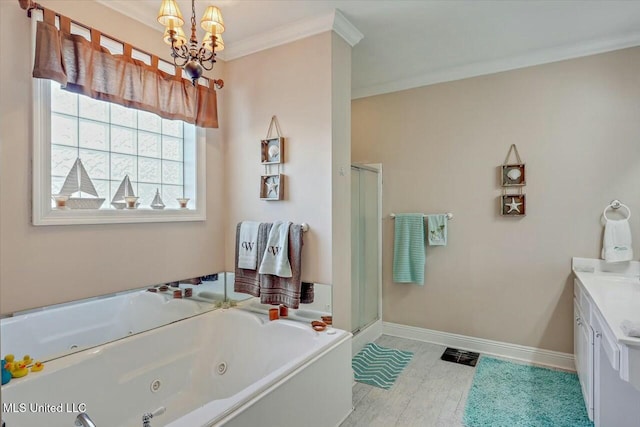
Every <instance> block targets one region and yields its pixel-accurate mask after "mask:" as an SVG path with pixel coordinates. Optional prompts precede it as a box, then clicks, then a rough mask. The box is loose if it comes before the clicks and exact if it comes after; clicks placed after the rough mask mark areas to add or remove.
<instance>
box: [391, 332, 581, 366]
mask: <svg viewBox="0 0 640 427" xmlns="http://www.w3.org/2000/svg"><path fill="white" fill-rule="evenodd" d="M382 333H383V334H385V335H392V336H395V337H401V338H409V339H412V340H417V341H425V342H430V343H434V344H440V345H445V346H447V347H454V348H459V349H462V350H469V351H475V352H477V353H482V354H486V355H491V356H497V357H502V358H505V359H512V360H518V361H522V362H527V363H532V364H536V365H544V366H550V367H553V368H560V369H565V370H568V371H575V370H576V368H575V365H574V360H573V354H569V353H561V352H558V351H551V350H544V349H540V348H535V347H527V346H523V345H517V344H510V343H506V342H500V341H492V340H486V339H483V338H474V337H468V336H465V335H457V334H451V333H448V332H440V331H434V330H431V329H424V328H418V327H415V326H407V325H400V324H398V323H390V322H382Z"/></svg>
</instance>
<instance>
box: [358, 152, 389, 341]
mask: <svg viewBox="0 0 640 427" xmlns="http://www.w3.org/2000/svg"><path fill="white" fill-rule="evenodd" d="M351 168H352V169H360V170H367V171H369V172H374V173H377V175H378V274H377V276H378V284H377V291H378V318H377V319H375V320H374V321H373V322H370V323H367V324H366V325H362V326H361V327H358V328H357V329H354V328H353V327H352V328H351V329H352V331H351V332H352V333H353V335H354V337H355V336H359V335H364V334H363V332H364V331H367V330H368V329H370V328H371V329H378V330H379V331H380V332H378V331H376V332H375V335H376V338H377V336H379V335H380V334H381V331H382V193H383V188H382V186H383V183H384V180H383V178H382V163H366V164H363V163H352V164H351ZM352 191H353V190H352ZM351 314H352V316H353V313H351ZM353 320H354V319H352V324H353V323H355V322H353ZM376 325H377V328H373V327H374V326H376Z"/></svg>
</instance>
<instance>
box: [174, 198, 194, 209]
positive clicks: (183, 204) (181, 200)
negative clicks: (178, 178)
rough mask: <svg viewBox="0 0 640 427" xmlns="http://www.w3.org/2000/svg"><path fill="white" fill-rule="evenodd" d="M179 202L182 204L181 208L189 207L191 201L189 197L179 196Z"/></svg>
mask: <svg viewBox="0 0 640 427" xmlns="http://www.w3.org/2000/svg"><path fill="white" fill-rule="evenodd" d="M176 200H177V201H178V204H179V205H180V209H187V203H189V200H191V199H188V198H177V199H176Z"/></svg>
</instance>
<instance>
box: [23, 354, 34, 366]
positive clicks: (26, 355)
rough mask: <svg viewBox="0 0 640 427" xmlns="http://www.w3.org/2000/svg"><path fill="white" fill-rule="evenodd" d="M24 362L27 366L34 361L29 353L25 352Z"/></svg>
mask: <svg viewBox="0 0 640 427" xmlns="http://www.w3.org/2000/svg"><path fill="white" fill-rule="evenodd" d="M22 363H24V365H25V366H29V365H31V364H32V363H33V359H32V358H31V356H29V355H28V354H25V355H24V357H23V358H22Z"/></svg>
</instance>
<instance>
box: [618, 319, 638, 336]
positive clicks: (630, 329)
mask: <svg viewBox="0 0 640 427" xmlns="http://www.w3.org/2000/svg"><path fill="white" fill-rule="evenodd" d="M620 329H622V332H624V334H625V335H627V336H629V337H636V338H640V322H632V321H631V320H626V319H625V320H623V321H622V323H621V324H620Z"/></svg>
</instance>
